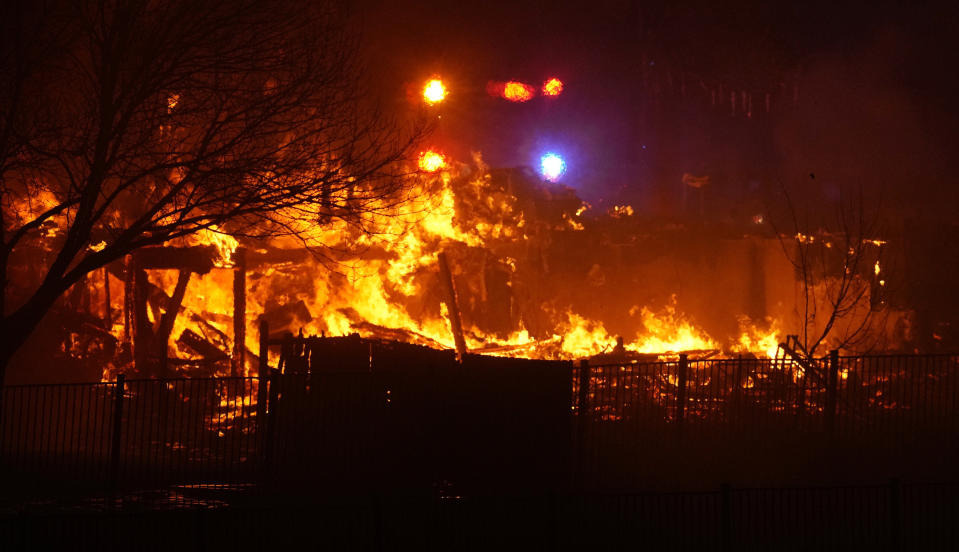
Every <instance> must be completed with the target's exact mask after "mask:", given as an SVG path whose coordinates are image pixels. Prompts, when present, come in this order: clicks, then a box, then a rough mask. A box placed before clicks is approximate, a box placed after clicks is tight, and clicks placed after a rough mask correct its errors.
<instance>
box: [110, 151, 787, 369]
mask: <svg viewBox="0 0 959 552" xmlns="http://www.w3.org/2000/svg"><path fill="white" fill-rule="evenodd" d="M447 164H448V160H447V159H446V158H445V157H443V156H442V155H440V154H439V153H436V152H433V151H427V152H424V153H423V154H422V155H421V156H420V159H419V166H420V168H421V170H422V172H421V173H419V174H414V175H412V176H411V177H410V178H412V179H413V180H412V182H411V185H412V190H411V193H410V194H409V197H408V198H407V200H406V201H402V202H396V201H392V200H390V199H388V198H384V199H383V203H382V205H373V206H369V212H370V213H371V218H370V220H369V221H368V225H367V226H366V227H364V228H362V229H358V228H355V227H352V226H350V225H349V224H347V223H346V222H344V221H342V220H340V219H337V218H333V219H330V220H328V221H326V222H325V223H324V224H316V223H315V221H316V220H317V217H318V215H315V216H314V215H309V214H304V213H303V212H302V211H298V212H297V213H289V214H286V213H279V214H278V216H284V217H287V218H288V219H289V224H290V225H291V227H293V226H295V225H302V227H299V226H297V229H300V230H308V231H309V236H308V241H309V244H308V245H318V246H323V247H326V248H329V249H330V250H332V251H338V252H343V253H340V254H339V256H338V257H337V259H336V260H335V261H334V262H333V263H332V264H329V263H326V264H325V263H324V262H322V261H320V260H317V259H316V258H314V257H312V256H310V255H301V256H299V257H297V258H298V259H300V260H298V261H296V262H295V263H286V264H282V263H281V264H266V265H264V264H260V265H256V266H255V267H251V268H250V270H251V271H252V272H251V275H250V277H249V278H248V279H247V284H246V315H245V316H246V320H245V322H246V336H245V340H246V346H247V349H248V350H249V351H250V352H251V354H250V355H248V357H253V356H255V352H256V351H257V350H258V345H257V339H258V336H257V332H256V325H257V320H258V318H259V317H260V315H261V314H264V313H269V312H273V313H276V312H279V311H283V312H286V314H285V315H284V316H286V320H288V325H287V326H285V327H281V328H274V329H276V330H280V331H291V332H293V333H296V332H298V331H300V330H302V331H303V332H304V333H305V334H307V335H320V334H321V333H322V334H325V335H328V336H332V335H345V334H349V333H354V332H357V333H360V334H361V335H363V336H366V337H380V336H382V335H385V334H383V333H382V332H384V331H389V332H392V333H390V334H388V335H390V336H391V337H389V338H395V337H392V336H396V335H399V336H403V337H400V339H405V340H409V341H412V342H415V343H420V344H424V345H430V346H434V347H445V348H452V347H453V345H454V340H453V337H452V334H451V333H450V326H449V323H448V321H447V320H448V319H447V314H448V313H447V308H448V307H447V306H446V304H445V303H444V302H442V297H443V293H442V288H440V283H439V278H438V275H437V274H438V269H437V265H436V254H437V252H439V251H447V252H449V253H450V255H449V256H450V265H451V269H452V272H453V279H454V283H455V285H456V287H457V294H458V295H459V297H460V299H461V301H462V304H461V305H460V307H461V310H464V309H469V308H470V305H471V304H474V305H475V304H482V302H483V301H485V300H486V299H485V298H482V297H480V295H482V294H483V293H486V291H484V289H485V288H481V289H477V288H476V287H475V286H476V285H478V284H479V285H481V286H486V285H488V283H486V278H488V277H490V278H492V276H484V275H483V274H484V271H486V272H487V274H489V272H488V271H489V268H483V266H484V265H478V266H477V265H474V264H470V263H473V262H475V261H476V260H479V261H482V262H483V263H487V264H486V265H485V266H487V267H488V266H490V265H489V263H491V262H493V261H495V262H497V263H499V264H498V265H497V266H499V268H497V270H498V271H500V273H501V274H503V276H502V278H505V279H506V281H508V282H509V283H508V284H507V286H508V287H507V289H510V287H511V286H514V285H519V284H518V283H514V282H520V281H522V278H524V277H528V274H529V272H526V273H525V274H526V276H524V273H523V270H524V266H525V267H527V268H526V269H525V270H527V271H528V270H529V269H528V266H529V265H528V263H529V260H528V259H524V258H523V255H524V251H526V250H527V248H529V247H531V245H530V244H532V243H534V242H533V240H534V239H535V236H536V233H537V232H542V231H543V230H542V227H540V229H538V230H537V229H536V225H537V224H542V222H540V221H537V220H532V219H531V218H530V215H529V214H527V213H526V212H524V210H523V207H522V205H523V204H522V203H521V202H520V200H518V199H517V197H516V195H515V194H514V192H513V191H512V189H511V188H509V187H497V186H496V185H495V182H494V180H493V179H492V177H491V171H489V170H488V169H487V167H486V166H485V165H484V164H483V163H482V159H481V158H480V157H479V155H478V154H477V156H476V158H475V159H474V163H473V170H472V173H471V175H470V176H454V175H453V174H452V173H451V172H450V171H441V170H440V169H441V168H443V167H445V166H447ZM434 170H435V171H436V173H435V175H434V174H429V175H426V174H424V173H427V172H432V171H434ZM588 207H589V206H588V205H586V204H584V203H582V201H580V200H575V201H571V202H570V204H569V205H568V207H566V211H564V212H563V213H562V217H559V216H557V221H556V226H554V227H553V228H554V231H561V232H582V231H585V225H584V224H583V221H581V220H580V217H581V216H582V215H583V213H584V212H585V211H586V210H587V209H588ZM622 210H623V211H625V210H626V209H625V208H624V209H622ZM621 214H625V213H621ZM180 245H213V246H215V247H216V251H218V255H217V256H218V260H217V261H216V265H217V268H214V269H213V270H211V271H210V272H209V273H207V274H205V275H196V274H194V275H193V276H192V277H191V279H190V280H189V284H188V289H187V292H186V294H185V298H184V300H183V304H182V307H181V310H180V314H179V316H178V317H177V318H176V322H175V326H174V329H173V332H172V334H171V339H170V350H169V355H170V357H171V358H178V359H183V360H184V361H188V362H195V363H201V364H202V362H201V361H202V360H203V359H202V358H201V356H200V355H199V354H198V353H197V351H193V350H191V349H189V347H187V346H185V345H184V344H183V343H181V342H180V340H179V337H180V336H181V334H183V333H184V332H186V331H187V330H189V331H191V332H193V333H195V334H197V335H199V336H201V337H202V338H203V339H205V340H206V341H208V342H209V343H211V344H212V345H214V346H216V347H217V348H219V349H220V350H222V351H223V352H225V353H229V352H230V351H232V350H233V348H234V345H233V343H232V341H233V322H234V321H233V319H232V315H233V307H234V304H233V299H234V296H233V282H234V276H235V275H234V270H233V263H234V262H235V259H233V258H232V257H233V252H234V251H235V250H236V248H237V246H238V243H237V240H235V239H234V238H232V237H231V236H228V235H226V234H224V233H223V232H221V231H220V230H219V229H217V228H210V229H209V230H208V231H205V232H202V233H200V234H197V235H195V236H192V237H191V238H189V239H188V240H185V242H184V243H181V244H180ZM244 245H245V246H246V248H247V250H248V252H253V253H257V252H259V253H258V254H262V253H263V252H264V251H265V250H257V249H255V248H256V247H267V245H266V244H264V245H263V246H253V245H251V244H249V243H246V244H244ZM268 247H270V248H272V250H274V251H286V252H293V251H301V250H302V243H300V242H298V241H296V240H294V239H292V238H274V239H273V240H272V241H271V242H270V243H269V244H268ZM251 248H253V249H251ZM524 263H525V264H524ZM149 279H150V282H151V283H152V284H153V285H155V286H156V287H157V288H159V289H161V290H162V291H163V292H164V293H166V294H168V295H172V292H173V289H174V288H175V286H176V283H177V279H178V273H177V271H175V270H150V271H149ZM532 283H533V284H535V282H532ZM111 301H112V305H113V311H114V312H115V313H119V312H123V308H124V303H123V282H122V281H121V280H120V279H117V278H111ZM537 305H538V306H537V307H536V308H537V309H538V310H539V311H541V312H542V311H546V310H549V309H552V308H553V307H552V306H550V305H547V304H543V305H542V306H539V304H537ZM555 308H556V311H555V312H552V311H551V312H548V313H546V314H547V316H546V317H545V318H547V319H549V320H551V321H552V322H551V323H552V324H553V326H552V328H551V329H548V330H547V332H546V333H544V332H543V329H542V328H540V330H539V332H538V333H537V334H536V335H535V337H534V336H533V333H532V332H530V331H529V328H527V327H526V326H525V324H524V322H523V321H522V320H513V321H512V323H511V329H509V330H508V331H507V332H505V333H504V332H502V331H500V332H498V333H496V332H492V331H489V330H485V329H484V327H483V325H482V324H481V323H479V322H478V321H477V320H476V319H475V318H471V317H470V316H469V311H468V310H467V316H465V317H464V325H465V327H464V334H465V340H466V343H467V346H468V348H469V349H470V350H471V351H477V352H486V353H488V354H497V355H508V356H522V357H529V358H542V359H577V358H586V357H589V356H592V355H596V354H601V353H610V352H611V351H613V350H614V347H615V346H616V334H614V333H611V332H610V331H609V330H608V326H607V325H605V324H604V322H603V321H602V320H596V319H590V318H589V317H586V316H583V314H582V313H579V312H576V311H575V310H574V309H572V308H569V307H562V306H559V305H557V306H556V307H555ZM284 309H286V310H285V311H284ZM629 313H630V316H631V318H632V319H633V322H634V326H635V330H633V333H631V334H628V335H624V336H623V337H624V348H625V351H626V352H627V353H629V352H632V353H636V354H654V355H660V356H665V357H674V356H675V355H676V354H678V353H680V352H689V351H703V352H704V353H703V354H707V353H708V354H723V353H727V354H739V353H747V352H750V353H754V354H760V355H768V356H774V355H775V354H776V345H777V343H778V341H777V336H778V335H779V333H780V332H779V329H778V327H777V326H776V325H775V324H771V325H767V324H764V325H763V326H762V327H758V326H755V325H753V324H751V323H744V324H743V325H742V327H741V332H740V334H739V335H736V336H726V337H724V338H723V339H717V338H716V337H714V336H710V335H708V334H707V333H706V332H705V331H704V330H703V329H702V328H700V327H699V326H697V325H696V322H695V321H694V320H693V319H692V318H689V317H687V316H685V315H684V314H683V313H682V312H680V310H679V309H678V307H677V301H676V298H675V297H674V298H673V300H672V301H671V302H670V303H669V304H667V305H666V306H664V307H661V308H658V309H654V308H650V307H649V306H645V305H636V306H634V307H632V309H631V310H630V311H629ZM148 315H149V317H150V322H151V323H153V324H156V323H157V313H154V312H152V311H151V312H149V313H148ZM271 327H272V326H271ZM113 330H114V333H115V334H116V335H117V336H120V335H121V334H122V332H123V322H122V319H121V318H120V317H115V318H114V326H113ZM378 332H379V333H378ZM710 351H711V352H710ZM274 360H275V359H274ZM181 364H182V363H181ZM171 366H177V365H174V364H171ZM218 366H220V368H217V370H219V371H218V372H217V374H218V375H226V374H227V373H228V372H225V371H224V370H228V369H229V365H228V364H226V365H225V367H224V365H218ZM252 366H255V365H254V364H252V361H248V364H247V366H246V367H245V369H244V371H243V373H245V374H250V375H253V373H254V372H252ZM111 370H116V368H111V369H110V370H107V371H106V372H105V373H104V377H106V378H107V379H112V377H111V376H112V375H114V374H115V371H113V372H111Z"/></svg>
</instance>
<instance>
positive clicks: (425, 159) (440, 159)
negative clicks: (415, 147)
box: [417, 150, 446, 173]
mask: <svg viewBox="0 0 959 552" xmlns="http://www.w3.org/2000/svg"><path fill="white" fill-rule="evenodd" d="M417 165H418V166H419V168H420V170H421V171H423V172H429V173H432V172H436V171H438V170H441V169H445V168H446V157H444V156H443V155H442V154H439V153H436V152H435V151H433V150H426V151H424V152H422V153H420V156H419V159H417Z"/></svg>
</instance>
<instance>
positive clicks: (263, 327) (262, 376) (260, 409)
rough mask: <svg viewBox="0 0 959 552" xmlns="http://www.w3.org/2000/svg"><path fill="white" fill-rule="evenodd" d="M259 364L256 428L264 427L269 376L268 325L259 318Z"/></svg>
mask: <svg viewBox="0 0 959 552" xmlns="http://www.w3.org/2000/svg"><path fill="white" fill-rule="evenodd" d="M259 360H260V362H259V364H260V366H259V368H258V370H257V376H258V377H257V393H256V425H257V430H259V429H260V428H261V427H264V428H265V426H264V424H265V422H263V419H264V418H265V417H266V393H267V385H268V384H267V380H268V379H269V377H270V325H269V324H268V323H267V321H266V320H263V319H262V318H261V319H260V359H259Z"/></svg>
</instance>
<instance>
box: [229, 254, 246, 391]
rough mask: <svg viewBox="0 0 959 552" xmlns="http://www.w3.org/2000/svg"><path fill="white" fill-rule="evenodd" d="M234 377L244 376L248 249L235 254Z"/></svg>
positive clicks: (232, 372)
mask: <svg viewBox="0 0 959 552" xmlns="http://www.w3.org/2000/svg"><path fill="white" fill-rule="evenodd" d="M233 262H234V264H235V267H234V269H233V363H232V366H231V374H232V375H233V377H237V376H242V375H243V367H244V356H245V355H244V353H245V352H246V249H244V248H242V247H240V248H238V249H237V250H236V251H235V252H234V253H233Z"/></svg>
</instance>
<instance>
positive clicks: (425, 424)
mask: <svg viewBox="0 0 959 552" xmlns="http://www.w3.org/2000/svg"><path fill="white" fill-rule="evenodd" d="M357 351H359V352H358V353H357V354H358V355H359V356H361V357H362V358H361V359H359V361H362V362H359V361H357V362H358V364H357V366H356V367H354V368H355V369H351V370H347V371H336V370H335V368H336V366H335V362H330V361H329V359H327V362H326V367H325V368H323V369H322V370H319V369H317V368H316V367H314V368H313V369H314V370H315V371H314V372H311V373H290V374H284V375H280V374H279V373H277V372H275V371H274V374H273V375H272V376H271V377H270V378H266V379H261V378H212V379H168V380H124V379H123V378H122V377H121V378H119V379H118V381H116V382H109V383H91V384H69V385H37V386H10V387H6V388H4V389H3V395H2V401H3V402H2V405H0V416H2V418H0V464H2V467H3V474H4V478H5V479H7V484H8V487H7V488H8V489H10V488H14V489H15V488H17V486H18V485H19V486H20V487H22V492H23V493H26V494H30V493H33V494H36V493H38V492H39V491H37V486H38V485H39V486H42V485H48V486H50V488H51V489H55V490H56V491H57V492H70V491H71V490H73V489H75V490H76V491H77V492H84V491H85V490H89V489H102V488H104V486H106V487H109V488H147V487H150V486H156V487H164V486H169V485H174V484H181V485H182V484H190V485H198V486H202V485H240V484H254V483H255V484H261V483H270V484H285V485H296V484H297V482H303V481H309V482H313V483H316V484H322V485H323V486H324V487H325V488H331V487H335V486H337V485H339V487H340V488H342V489H343V490H348V489H356V488H358V487H357V486H358V485H359V486H362V485H365V486H366V487H368V488H369V487H372V488H380V489H382V488H385V486H388V485H389V484H390V482H391V481H392V482H397V481H399V480H401V479H404V478H405V480H404V482H403V484H409V485H414V486H415V485H431V484H434V483H436V482H437V481H444V480H453V484H456V483H462V482H463V481H466V480H467V479H470V478H472V479H473V484H474V485H475V486H489V485H496V484H500V485H503V486H506V485H510V486H512V485H517V484H523V483H524V482H529V481H532V480H533V479H535V478H536V477H537V476H538V475H543V474H547V473H548V474H549V477H545V476H544V477H542V481H539V482H538V483H537V486H538V487H540V488H541V487H543V486H549V485H553V484H555V483H556V482H557V481H559V480H560V479H562V478H563V477H564V475H563V474H568V477H567V480H568V481H567V483H569V484H571V485H575V486H579V487H581V488H589V489H612V490H622V489H635V488H649V485H650V482H651V481H652V480H655V479H659V480H662V481H666V482H670V483H672V482H676V481H685V482H687V483H688V485H689V486H691V487H696V486H702V485H703V484H708V483H709V482H715V481H729V480H732V481H757V482H763V481H778V480H782V479H783V478H789V477H792V476H795V474H797V473H805V474H809V473H814V474H818V475H821V476H822V477H821V478H820V479H821V480H828V481H839V480H849V478H848V477H846V476H847V475H849V474H858V475H857V477H864V478H867V479H868V478H869V477H872V478H873V479H874V478H875V477H888V476H889V475H890V474H891V473H894V474H903V473H907V471H908V470H910V469H914V470H917V472H919V473H928V474H934V475H935V476H938V477H944V476H945V475H946V474H947V473H952V470H953V467H952V466H953V465H954V464H955V461H956V460H957V459H959V440H957V439H956V436H957V434H959V427H957V415H959V408H957V406H959V405H957V398H959V357H957V356H955V355H938V356H917V355H914V356H872V357H838V356H834V357H832V358H826V359H822V360H820V361H817V362H816V363H814V364H813V365H810V366H807V367H805V368H804V367H801V366H799V365H798V364H795V363H790V362H783V361H774V360H756V359H729V360H705V361H688V360H686V359H685V358H683V359H681V360H679V361H675V362H652V363H622V364H612V365H602V366H589V365H588V364H585V363H584V364H582V365H579V366H576V367H572V366H571V365H570V364H569V363H555V364H551V363H544V362H534V361H515V360H512V359H505V360H498V359H491V358H487V357H475V358H474V357H470V358H468V359H467V360H466V361H465V363H464V364H463V365H455V366H452V365H451V366H447V365H446V364H444V363H446V362H452V360H451V357H450V358H449V359H447V357H449V355H441V356H443V360H442V362H440V361H439V360H436V359H433V360H430V361H429V362H426V364H424V365H420V364H417V358H419V357H418V356H417V355H419V354H420V353H415V351H406V350H402V351H399V352H396V351H394V353H395V354H396V355H399V356H396V357H395V358H394V357H391V356H389V355H388V354H387V353H388V351H386V350H384V351H381V352H380V353H377V354H379V355H385V356H384V358H385V359H386V360H383V361H381V362H378V363H372V364H371V361H370V358H371V354H372V353H371V351H372V349H370V348H369V347H366V348H365V349H364V348H362V347H360V348H359V349H357ZM394 353H390V354H394ZM414 353H415V354H414ZM313 354H314V355H318V354H319V349H317V350H314V351H313ZM424 354H425V353H424ZM430 354H432V353H430ZM437 355H439V353H437ZM354 356H355V355H354ZM434 356H435V355H434ZM424 358H425V357H424ZM430 358H432V357H430ZM436 358H439V356H436ZM397 359H399V360H397ZM394 361H395V362H394ZM507 361H508V362H507ZM288 366H290V365H289V364H288ZM424 366H426V367H425V368H424ZM261 382H262V383H261ZM450 465H455V466H457V469H449V468H448V466H450ZM457 470H458V471H457ZM843 470H846V471H843ZM870 470H871V471H870ZM511 472H516V473H511ZM520 473H521V476H516V477H512V476H514V475H516V474H520ZM484 474H485V475H484ZM490 474H492V477H491V475H490ZM484 478H485V479H484ZM697 478H699V479H697ZM807 480H808V478H807ZM444 484H445V483H444Z"/></svg>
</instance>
